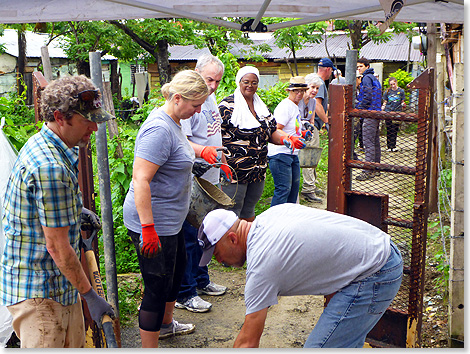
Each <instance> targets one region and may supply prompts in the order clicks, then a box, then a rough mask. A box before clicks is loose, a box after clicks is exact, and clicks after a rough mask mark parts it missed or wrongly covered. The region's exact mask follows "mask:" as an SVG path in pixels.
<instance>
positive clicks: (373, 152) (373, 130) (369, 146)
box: [362, 118, 380, 162]
mask: <svg viewBox="0 0 470 354" xmlns="http://www.w3.org/2000/svg"><path fill="white" fill-rule="evenodd" d="M379 126H380V121H379V120H377V119H372V118H364V123H363V125H362V139H363V140H364V150H365V155H366V161H368V162H380V135H379Z"/></svg>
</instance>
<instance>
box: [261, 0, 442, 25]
mask: <svg viewBox="0 0 470 354" xmlns="http://www.w3.org/2000/svg"><path fill="white" fill-rule="evenodd" d="M423 2H430V0H407V1H406V5H405V7H406V6H410V5H417V4H421V3H423ZM432 2H434V1H432ZM383 10H384V9H383V7H382V5H374V6H368V7H363V8H360V9H354V10H347V11H341V12H335V13H331V12H328V13H324V14H321V15H318V16H314V17H306V18H303V19H300V20H293V21H287V22H282V23H274V24H272V25H268V32H271V31H275V30H277V29H281V28H286V27H292V26H300V25H306V24H308V23H313V22H319V21H327V20H331V19H334V18H340V19H345V20H351V19H352V18H350V17H352V16H358V15H363V14H367V13H371V12H378V11H381V12H382V13H383ZM384 17H385V16H384ZM381 21H383V19H381Z"/></svg>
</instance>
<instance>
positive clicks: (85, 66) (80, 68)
mask: <svg viewBox="0 0 470 354" xmlns="http://www.w3.org/2000/svg"><path fill="white" fill-rule="evenodd" d="M76 65H77V72H78V75H85V76H86V77H90V64H89V63H88V62H86V61H84V60H77V63H76Z"/></svg>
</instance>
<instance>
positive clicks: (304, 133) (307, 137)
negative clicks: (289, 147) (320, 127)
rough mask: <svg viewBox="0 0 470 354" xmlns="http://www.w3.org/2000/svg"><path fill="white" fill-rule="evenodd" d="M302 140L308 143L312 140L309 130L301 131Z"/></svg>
mask: <svg viewBox="0 0 470 354" xmlns="http://www.w3.org/2000/svg"><path fill="white" fill-rule="evenodd" d="M302 138H304V139H305V141H310V140H312V138H313V134H312V132H311V131H310V130H303V131H302Z"/></svg>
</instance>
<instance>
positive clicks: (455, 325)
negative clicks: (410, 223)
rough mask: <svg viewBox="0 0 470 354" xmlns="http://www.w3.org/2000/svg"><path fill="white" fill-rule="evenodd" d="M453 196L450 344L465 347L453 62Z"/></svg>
mask: <svg viewBox="0 0 470 354" xmlns="http://www.w3.org/2000/svg"><path fill="white" fill-rule="evenodd" d="M452 107H453V115H452V118H453V119H452V123H453V129H452V196H451V220H450V235H451V239H450V269H449V334H450V343H449V344H450V346H451V347H454V348H463V347H464V342H463V341H464V303H465V299H464V222H465V220H464V215H465V214H464V159H465V155H464V148H465V145H464V64H463V63H456V64H455V65H454V100H453V104H452Z"/></svg>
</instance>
